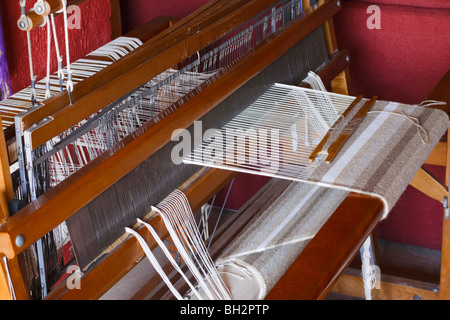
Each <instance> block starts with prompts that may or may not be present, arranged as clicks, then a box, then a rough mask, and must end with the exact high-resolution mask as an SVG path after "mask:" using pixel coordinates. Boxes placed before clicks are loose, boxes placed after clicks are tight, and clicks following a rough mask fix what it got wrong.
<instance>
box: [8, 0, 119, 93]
mask: <svg viewBox="0 0 450 320" xmlns="http://www.w3.org/2000/svg"><path fill="white" fill-rule="evenodd" d="M34 2H35V1H27V10H28V9H29V7H31V6H32V5H33V4H34ZM80 9H81V17H80V18H81V19H80V20H81V28H80V29H73V30H70V32H69V39H70V43H71V45H70V56H71V60H72V61H74V60H76V59H79V58H81V57H83V56H85V55H86V54H87V53H89V52H91V51H93V50H95V49H96V48H98V47H100V46H101V45H104V44H105V43H107V42H109V41H110V38H111V26H110V23H109V18H110V14H111V7H110V5H109V0H89V1H87V2H85V3H83V4H81V5H80ZM0 13H1V15H2V22H3V31H4V36H5V46H6V56H7V60H8V67H9V73H10V76H11V84H12V89H13V92H17V91H19V90H21V89H23V88H25V87H27V86H29V85H30V73H29V66H28V65H29V64H28V53H27V41H26V33H25V32H23V31H20V30H19V29H18V27H17V20H18V19H19V16H20V7H19V1H18V0H1V1H0ZM55 21H56V25H57V33H58V43H59V46H60V50H62V52H63V50H65V49H64V48H65V47H64V32H63V17H62V15H59V16H57V17H56V18H55ZM31 40H32V46H33V51H34V52H33V64H34V73H35V74H36V75H37V78H38V80H39V79H42V78H44V77H45V76H46V65H47V29H46V27H40V28H38V29H36V30H33V31H32V32H31ZM64 52H65V51H64ZM55 56H56V54H55V53H54V52H53V57H55ZM64 57H65V54H64ZM64 65H65V58H64ZM56 69H57V63H56V59H53V64H52V70H53V71H56Z"/></svg>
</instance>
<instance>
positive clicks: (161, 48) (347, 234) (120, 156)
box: [0, 1, 444, 299]
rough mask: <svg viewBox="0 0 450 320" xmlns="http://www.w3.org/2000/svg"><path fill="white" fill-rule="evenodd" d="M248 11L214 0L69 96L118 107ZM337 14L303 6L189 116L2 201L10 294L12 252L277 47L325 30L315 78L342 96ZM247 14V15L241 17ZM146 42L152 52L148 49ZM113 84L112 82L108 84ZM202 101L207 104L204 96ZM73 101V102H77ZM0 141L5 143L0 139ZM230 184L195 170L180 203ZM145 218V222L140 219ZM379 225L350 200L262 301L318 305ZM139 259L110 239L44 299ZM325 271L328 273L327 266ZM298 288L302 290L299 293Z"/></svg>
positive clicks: (197, 112) (343, 62) (103, 285)
mask: <svg viewBox="0 0 450 320" xmlns="http://www.w3.org/2000/svg"><path fill="white" fill-rule="evenodd" d="M262 2H263V1H261V2H260V4H259V6H260V7H262V8H263V7H264V6H265V5H266V3H272V2H273V1H272V2H271V1H267V2H266V1H264V3H262ZM246 3H247V1H231V2H230V4H229V5H228V6H225V8H224V9H223V10H221V11H214V8H215V7H214V5H217V1H212V2H211V3H210V4H208V5H207V6H205V7H204V8H202V9H200V10H199V11H198V12H196V13H195V14H192V15H190V16H189V17H188V18H186V19H183V20H182V21H180V22H179V23H178V24H175V25H174V26H173V27H172V28H169V29H167V30H166V31H163V32H162V33H160V34H159V35H158V36H156V37H155V38H153V39H152V40H150V42H149V45H148V46H146V47H145V49H144V50H142V51H139V54H136V55H132V57H130V58H128V59H123V60H124V61H121V62H120V64H117V65H118V66H116V67H114V68H111V69H110V70H108V71H105V72H104V73H103V74H102V75H105V74H106V75H108V77H102V79H101V82H100V83H99V82H97V83H96V82H94V80H97V81H99V80H98V79H100V76H99V77H97V78H95V77H93V80H92V81H89V82H91V83H92V84H89V85H88V84H85V85H80V88H81V89H80V90H77V88H76V89H75V91H74V101H75V104H77V102H78V100H79V101H83V102H84V103H85V104H86V105H92V106H93V107H94V108H101V106H104V105H106V104H107V103H109V102H111V101H105V100H106V98H105V96H104V95H103V94H102V93H103V92H104V90H108V92H110V93H111V97H108V99H110V100H114V99H117V98H119V97H120V96H122V95H123V94H125V93H126V92H127V91H130V90H133V89H134V88H135V87H137V86H139V85H140V84H142V83H143V82H145V80H146V79H145V78H146V77H149V76H148V74H146V73H147V72H146V71H149V70H151V72H153V73H156V72H158V71H157V70H153V69H156V66H160V65H161V67H160V69H161V70H160V71H161V72H162V71H164V69H163V68H168V67H170V66H172V65H174V64H176V63H177V62H178V61H180V60H181V59H183V57H177V56H175V53H177V54H178V52H179V51H180V50H179V48H186V47H187V48H189V50H190V51H191V52H190V53H189V55H190V54H193V53H195V51H197V50H199V49H200V48H201V46H200V45H201V43H202V42H206V43H209V42H210V41H212V40H213V39H214V38H217V37H218V35H217V34H218V33H219V34H220V33H221V32H223V31H221V30H220V26H228V25H229V24H231V23H233V22H235V21H234V20H239V21H241V22H243V21H245V20H248V19H249V18H250V17H251V16H252V15H254V14H255V13H256V12H258V11H260V7H259V6H252V5H245V4H246ZM252 3H253V2H252ZM242 6H243V7H242ZM240 7H242V9H243V10H237V11H239V12H236V11H235V10H236V9H237V8H240ZM256 7H257V8H256ZM210 9H213V11H212V12H213V13H214V14H216V15H217V16H219V17H223V20H220V22H221V23H222V25H219V26H217V27H208V23H209V21H207V20H204V19H203V18H202V13H205V12H208V10H210ZM338 10H339V6H338V5H337V1H325V2H324V3H323V4H321V5H320V6H319V8H318V9H314V10H308V8H307V7H306V11H305V12H307V15H306V16H305V17H304V18H302V19H297V21H296V22H295V24H292V25H291V28H290V29H288V30H287V31H285V32H283V33H280V34H277V36H276V37H275V38H274V39H272V40H271V41H268V42H264V43H263V44H262V45H261V48H260V49H259V50H258V51H255V52H254V53H253V54H252V55H251V56H249V57H246V58H245V59H244V60H243V61H240V62H239V65H238V66H237V67H235V68H233V69H232V70H231V71H230V72H229V73H227V74H225V75H224V76H222V77H221V78H220V79H218V80H217V83H215V84H214V85H212V86H211V88H205V89H204V90H203V95H198V96H195V97H193V98H192V100H191V101H190V102H189V104H190V106H191V113H190V114H189V115H186V114H185V113H184V114H183V110H184V109H186V107H181V108H180V109H178V110H176V111H174V112H173V113H172V114H171V115H169V116H168V117H166V118H164V119H163V120H162V121H161V122H160V123H158V124H156V125H155V126H152V127H150V128H148V130H147V131H145V132H143V133H142V135H140V136H138V137H137V138H136V139H134V140H128V141H127V142H126V144H125V146H124V147H123V148H122V149H120V150H118V151H117V152H116V153H114V154H113V155H112V156H110V157H108V158H106V159H102V160H103V161H93V164H92V163H91V164H90V165H89V168H88V169H85V170H82V171H80V173H79V174H78V173H77V174H76V175H74V176H72V177H70V178H69V179H68V180H67V181H66V182H64V183H63V184H62V185H60V186H57V187H55V188H54V189H53V190H52V191H50V192H47V193H46V194H44V195H43V196H42V197H41V198H40V199H39V201H38V203H32V204H29V205H28V206H27V207H25V208H24V209H22V210H21V211H19V212H17V213H16V214H14V215H13V216H11V217H9V216H8V214H7V205H6V201H3V202H2V209H3V219H2V220H4V221H5V222H4V223H3V225H2V227H1V230H0V232H1V234H0V245H1V248H2V252H3V254H4V255H5V256H7V258H8V260H9V262H8V268H9V271H10V274H11V277H12V280H13V284H14V288H15V291H16V296H17V297H18V298H21V299H26V298H28V294H27V289H26V288H27V284H26V283H25V282H24V279H23V276H22V273H21V270H20V253H21V252H23V250H24V248H26V247H27V246H29V245H31V244H33V243H34V242H35V241H36V240H38V239H39V238H41V237H42V236H44V235H45V234H46V233H48V232H49V231H50V230H51V229H52V228H54V227H55V226H57V225H58V224H60V223H61V222H63V221H65V220H66V219H68V218H69V217H70V216H72V215H73V214H75V213H76V211H78V210H79V209H80V208H81V207H82V206H84V205H85V204H87V203H88V202H89V201H91V200H92V199H93V198H95V197H96V196H98V195H99V194H100V193H102V192H103V191H104V190H105V189H106V188H107V187H108V186H110V185H112V184H114V183H116V182H117V181H118V180H119V179H120V178H121V177H122V176H123V175H125V174H126V173H127V172H128V171H130V170H132V169H133V168H134V167H136V166H137V165H138V164H139V163H140V162H142V161H144V160H145V159H146V158H148V157H150V156H151V155H152V154H153V153H154V152H155V151H156V150H157V149H159V148H161V147H162V146H163V145H164V144H165V143H167V142H168V141H169V140H170V136H171V133H172V131H173V130H174V129H178V128H186V127H188V126H189V125H190V124H191V123H192V122H193V121H195V120H196V119H199V118H200V117H201V116H202V115H203V114H205V113H206V112H208V111H209V110H210V109H212V108H214V106H215V104H217V103H218V102H220V101H221V100H223V99H224V98H225V97H226V96H228V95H230V94H231V93H232V92H234V91H235V90H236V87H237V86H241V85H242V84H244V83H245V82H246V81H248V80H249V79H251V78H252V77H254V76H255V75H256V74H257V73H258V72H260V70H262V69H264V68H265V67H266V66H267V65H269V64H270V63H271V62H272V60H275V59H276V58H278V57H279V56H280V55H281V54H282V53H281V52H278V50H282V49H281V48H280V47H281V44H282V45H283V46H284V45H285V46H293V45H294V44H295V43H297V42H298V41H300V40H301V39H302V38H303V37H305V36H306V35H307V34H308V33H309V32H311V31H313V30H315V29H316V28H318V27H319V26H320V25H323V24H324V25H325V29H324V30H326V33H327V39H328V51H329V53H330V54H332V56H333V59H332V60H331V62H330V63H329V64H328V65H327V66H326V67H325V68H324V69H322V71H321V72H320V73H319V74H320V76H321V77H322V79H323V80H324V82H326V83H327V82H329V81H331V80H332V79H338V80H340V81H336V80H335V81H334V82H333V87H334V89H336V88H337V87H338V86H339V85H341V87H340V88H337V90H339V91H340V92H344V93H348V90H347V88H346V84H347V83H348V79H346V76H345V74H346V72H347V71H346V68H347V65H348V59H346V58H347V57H348V55H347V53H346V52H338V51H337V46H336V42H335V38H334V33H333V27H332V20H331V19H332V15H333V14H335V13H336V12H337V11H338ZM228 14H229V15H228ZM245 15H248V16H247V17H245ZM217 16H214V17H213V18H211V21H215V20H216V19H215V18H217ZM235 23H237V22H235ZM189 26H190V27H193V26H195V27H198V28H202V27H203V26H205V28H204V31H203V33H198V34H195V32H191V33H188V36H189V38H188V40H186V41H181V42H180V40H179V39H178V38H177V37H176V35H179V34H185V33H186V32H187V30H188V29H185V27H186V28H187V27H189ZM231 29H233V27H231V26H229V27H228V28H227V30H231ZM194 30H195V28H194ZM151 43H153V44H152V45H150V44H151ZM198 43H199V44H198ZM142 52H144V53H142ZM139 55H141V56H139ZM261 57H264V58H261ZM243 65H245V66H246V67H245V68H239V66H243ZM130 66H132V67H130ZM136 66H139V68H136ZM115 77H118V78H117V79H116V80H113V79H114V78H115ZM336 77H337V78H336ZM230 79H233V81H229V80H230ZM124 80H126V83H127V85H126V86H125V85H123V84H124V83H125V82H124ZM87 81H88V80H86V82H87ZM339 82H340V83H339ZM337 83H339V84H337ZM342 84H343V85H342ZM219 88H220V89H219ZM83 90H84V91H83ZM112 92H114V94H112ZM208 93H210V94H211V96H208ZM77 94H78V96H76V95H77ZM114 97H115V98H114ZM211 97H212V98H211ZM211 100H214V101H211ZM81 103H82V102H80V103H79V105H81ZM67 105H68V98H67V96H66V95H64V96H62V95H59V96H57V97H55V98H52V99H51V100H50V101H48V102H47V103H45V108H48V110H49V111H44V110H42V113H47V114H52V113H54V115H55V118H57V117H58V116H61V115H62V114H64V113H66V114H68V115H70V114H71V113H70V112H71V108H67V107H66V108H65V109H63V110H64V111H61V112H60V113H58V112H57V110H58V109H60V108H64V107H65V106H67ZM72 110H73V109H72ZM88 112H92V110H89V111H86V113H88ZM39 117H42V115H39ZM39 117H38V118H37V119H32V120H29V123H28V124H24V125H32V124H33V123H35V122H38V121H39ZM61 118H62V116H61ZM51 130H55V131H58V130H59V128H49V129H48V131H51ZM37 141H39V135H37ZM2 143H3V145H5V143H4V142H3V141H2ZM36 144H37V145H39V142H36ZM3 145H2V146H1V147H3ZM3 150H4V149H3ZM2 155H5V153H3V152H2ZM2 160H4V161H2V168H3V173H4V174H3V176H4V181H6V182H5V184H4V185H5V186H6V187H5V190H8V193H7V194H8V199H11V189H12V188H11V187H10V185H11V183H10V182H9V179H8V176H9V174H8V172H9V169H8V165H7V164H8V161H7V160H6V159H2ZM5 173H6V174H5ZM233 176H234V173H232V172H227V171H221V170H215V169H203V170H201V171H200V172H199V173H198V174H196V175H195V176H193V177H192V179H190V180H189V181H187V182H186V183H185V184H184V185H183V186H181V189H182V190H183V191H184V192H185V193H186V195H187V196H188V198H189V200H190V203H191V206H192V208H193V211H196V210H198V209H199V208H200V207H201V206H202V205H203V204H204V203H205V202H206V201H208V200H209V199H210V198H211V197H212V196H213V195H214V194H215V193H216V192H217V191H219V190H220V189H222V188H223V187H224V186H225V185H226V184H227V183H228V182H229V181H230V179H231V178H232V177H233ZM91 179H95V180H92V181H96V182H101V183H89V181H91ZM211 183H214V187H212V185H211ZM85 186H89V188H86V189H85V190H83V191H82V192H80V191H76V190H81V189H83V188H84V187H85ZM284 187H286V185H284V186H280V182H276V181H273V182H271V183H269V184H268V185H267V186H265V187H264V188H263V190H261V191H260V193H259V194H258V195H256V196H255V197H254V198H253V199H252V200H251V201H250V202H249V203H248V204H246V206H245V208H242V209H241V210H240V211H239V214H236V216H235V217H234V218H233V219H232V220H231V221H230V222H228V225H229V226H228V225H226V226H223V227H222V229H221V230H220V231H219V234H220V235H221V237H220V238H219V240H218V241H217V242H216V243H215V244H214V246H213V248H212V251H213V255H214V253H215V254H217V253H218V252H220V250H221V248H223V247H224V246H225V245H226V243H227V239H230V238H232V236H233V234H234V233H236V232H237V231H238V230H239V229H240V228H242V225H243V224H245V222H246V221H248V219H249V218H250V217H251V212H252V210H253V211H254V210H259V209H258V208H260V207H261V206H264V202H265V201H267V199H270V198H269V197H267V195H270V197H275V196H276V194H277V193H278V192H280V190H282V188H284ZM67 195H71V200H70V201H67V200H65V199H66V197H67ZM62 199H64V200H62ZM62 203H64V205H62ZM349 208H352V210H348V209H349ZM56 210H57V211H58V214H57V215H54V214H52V215H50V214H49V213H50V212H54V211H56ZM149 217H150V215H149V216H148V217H147V218H149ZM380 217H381V204H380V203H379V201H378V200H377V199H375V198H371V197H366V196H360V195H356V194H351V195H350V196H349V197H348V198H347V199H346V200H345V202H344V203H343V204H342V205H341V206H340V208H339V209H338V211H337V212H335V213H334V214H333V216H332V218H331V219H330V221H329V222H327V223H326V225H325V226H324V227H323V228H322V229H321V231H320V232H319V234H317V236H316V237H315V238H314V239H313V240H312V241H311V243H310V244H309V246H308V247H307V249H306V250H305V251H304V252H303V253H302V254H301V255H300V257H299V258H298V259H297V261H296V262H295V263H294V265H293V266H292V267H291V269H290V270H289V271H288V272H287V273H286V275H285V277H283V278H282V279H281V280H280V282H279V284H278V285H277V286H276V287H275V288H274V289H273V290H272V292H271V293H270V294H269V296H268V297H267V298H269V299H271V298H283V299H295V298H304V299H316V298H323V297H325V296H326V294H327V292H329V290H330V289H331V288H332V285H333V284H334V283H335V281H336V280H337V279H338V277H339V275H340V274H341V273H342V271H343V270H344V269H345V267H346V266H347V265H348V263H349V262H350V261H351V259H352V257H353V256H354V255H355V254H356V252H357V251H358V250H359V248H360V247H361V245H362V243H363V241H364V240H365V238H366V237H367V236H368V235H369V233H370V232H371V230H372V229H373V228H374V227H375V225H376V224H377V222H378V220H379V219H380ZM232 222H234V223H232ZM150 223H151V224H152V225H154V227H155V228H157V230H158V231H159V232H160V233H161V234H162V235H164V234H166V231H165V230H164V228H163V226H162V225H161V222H160V221H159V219H158V218H153V219H151V221H150ZM226 227H229V229H228V230H227V228H226ZM139 232H140V233H141V234H142V235H143V236H144V237H145V238H146V239H147V240H148V241H149V242H152V240H150V237H149V235H148V233H147V232H146V231H145V230H143V229H140V230H139ZM18 236H22V237H23V240H24V244H23V245H22V246H20V247H19V246H17V245H16V244H15V239H17V237H18ZM330 239H333V241H331V242H330ZM152 246H153V247H154V246H155V244H154V243H152ZM142 258H143V252H142V250H141V249H140V247H139V245H138V243H137V241H136V240H135V239H134V238H126V237H121V238H119V239H118V243H116V245H115V246H114V248H112V249H110V250H109V251H108V253H107V254H106V255H105V256H103V257H102V258H101V259H99V260H98V261H96V262H95V264H94V265H93V267H91V268H90V269H89V270H88V271H87V272H86V273H85V274H84V276H83V277H82V279H81V288H82V289H81V290H68V289H67V287H66V286H64V285H62V286H60V287H58V288H56V289H55V290H54V291H52V292H51V293H50V294H49V296H48V298H50V299H51V298H55V299H95V298H99V297H100V296H101V295H102V294H103V293H105V292H106V291H107V290H108V289H109V288H110V287H112V286H113V285H114V284H115V283H116V282H117V281H118V280H119V279H120V278H122V277H123V276H124V275H125V274H126V273H127V272H128V270H129V269H130V267H132V266H134V265H135V264H136V262H137V261H140V260H141V259H142ZM318 266H320V267H318ZM324 266H327V268H325V267H324ZM2 272H3V274H2V277H1V280H0V281H2V283H1V284H2V285H1V288H2V289H3V288H6V289H5V290H4V293H2V294H3V296H2V297H5V298H6V297H8V296H9V293H8V292H7V290H8V289H7V286H6V284H5V283H4V282H3V281H4V280H5V279H6V276H5V274H4V269H2ZM298 274H303V275H304V276H302V277H297V276H296V277H295V279H294V280H293V279H292V275H298ZM288 284H290V285H288ZM292 285H294V286H292ZM299 288H301V289H302V290H301V291H299V290H298V289H299ZM442 288H444V286H443V287H442ZM2 292H3V291H2ZM442 292H444V291H442Z"/></svg>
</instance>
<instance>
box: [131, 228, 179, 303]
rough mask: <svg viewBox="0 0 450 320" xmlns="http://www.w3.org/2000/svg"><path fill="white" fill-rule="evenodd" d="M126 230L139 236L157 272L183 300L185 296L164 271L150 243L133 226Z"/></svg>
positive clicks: (177, 296) (140, 242)
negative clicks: (149, 245)
mask: <svg viewBox="0 0 450 320" xmlns="http://www.w3.org/2000/svg"><path fill="white" fill-rule="evenodd" d="M125 230H126V231H127V232H128V233H131V234H132V235H134V236H135V237H136V238H137V240H138V241H139V244H140V245H141V247H142V249H143V250H144V253H145V255H146V256H147V258H148V259H149V260H150V262H151V263H152V265H153V267H154V268H155V269H156V272H158V274H159V275H160V276H161V278H162V279H163V280H164V282H165V283H166V284H167V286H168V287H169V289H170V291H171V292H172V293H173V294H174V296H175V297H176V298H177V299H178V300H183V297H182V296H181V294H180V293H179V292H178V290H177V289H176V288H175V287H174V286H173V284H172V282H170V279H169V278H168V277H167V275H166V273H165V272H164V270H163V269H162V267H161V266H160V264H159V263H158V260H157V259H156V257H155V256H154V255H153V253H152V250H150V248H149V247H148V245H147V243H146V242H145V240H144V238H142V237H141V235H140V234H139V233H137V232H136V231H134V230H133V229H131V228H125Z"/></svg>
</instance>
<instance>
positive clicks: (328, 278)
mask: <svg viewBox="0 0 450 320" xmlns="http://www.w3.org/2000/svg"><path fill="white" fill-rule="evenodd" d="M382 215H383V204H382V202H381V201H380V200H379V199H377V198H372V197H369V196H363V195H358V194H355V193H350V194H349V195H348V196H347V198H346V199H345V200H344V201H343V202H342V204H341V205H340V206H339V207H338V209H337V210H336V212H334V213H333V215H332V216H331V217H330V218H329V219H328V220H327V222H326V223H325V224H324V225H323V227H322V228H321V229H320V230H319V232H318V233H317V234H316V235H315V236H314V238H313V239H312V240H311V241H310V243H309V244H308V246H307V247H306V248H305V249H304V250H303V251H302V253H301V254H300V255H299V257H298V258H297V259H296V260H295V262H294V263H293V264H292V266H291V267H290V269H289V270H288V271H287V272H286V273H285V274H284V276H283V277H282V278H281V279H280V281H279V282H278V283H277V284H276V285H275V287H274V288H273V289H272V290H271V291H270V292H269V294H268V296H267V297H266V299H268V300H274V299H275V300H279V299H281V300H297V299H298V300H305V299H323V298H325V297H326V295H327V294H328V292H329V291H330V290H331V288H332V287H333V285H334V283H335V282H336V281H337V279H338V278H339V276H340V274H341V273H342V272H343V271H344V270H345V268H346V267H347V265H348V264H349V263H350V262H351V260H352V259H353V257H354V256H355V254H356V253H357V252H358V251H359V248H360V247H361V246H362V244H363V243H364V241H365V239H366V238H367V236H368V235H369V234H370V232H371V231H372V230H373V228H374V227H375V226H376V225H377V223H378V222H379V220H380V219H381V217H382Z"/></svg>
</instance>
